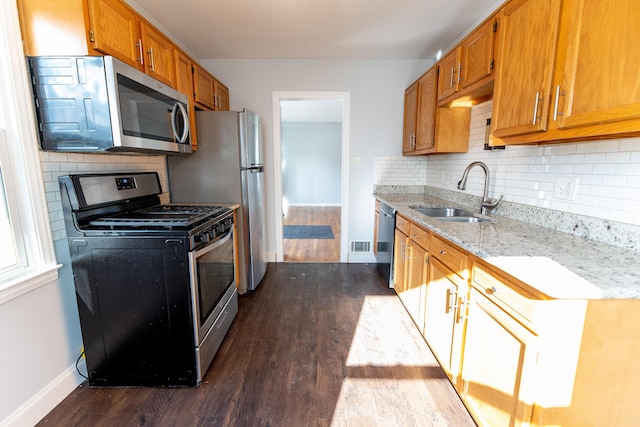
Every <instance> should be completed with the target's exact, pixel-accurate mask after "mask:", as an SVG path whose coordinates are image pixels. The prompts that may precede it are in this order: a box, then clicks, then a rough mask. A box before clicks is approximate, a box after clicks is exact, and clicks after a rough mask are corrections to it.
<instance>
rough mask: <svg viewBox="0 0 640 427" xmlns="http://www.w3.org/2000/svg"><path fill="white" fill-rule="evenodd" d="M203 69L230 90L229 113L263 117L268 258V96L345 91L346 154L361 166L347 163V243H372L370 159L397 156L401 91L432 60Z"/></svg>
mask: <svg viewBox="0 0 640 427" xmlns="http://www.w3.org/2000/svg"><path fill="white" fill-rule="evenodd" d="M202 65H203V66H204V67H205V68H206V69H207V70H208V71H209V72H211V73H212V74H213V75H215V76H216V77H217V78H218V79H219V80H221V81H222V82H223V83H224V84H226V85H227V86H228V87H229V88H230V92H231V94H230V97H231V108H232V109H240V108H243V107H246V108H250V109H252V110H254V111H256V112H257V113H258V114H260V116H261V117H262V119H263V124H264V126H263V139H264V142H265V147H264V148H265V160H266V174H267V175H266V177H267V195H266V198H267V207H266V208H267V245H268V249H267V250H268V252H269V253H270V255H273V254H274V253H275V250H276V242H275V218H274V212H275V204H274V203H275V201H274V181H273V177H274V175H273V170H272V167H271V166H270V165H273V164H274V159H273V124H272V118H273V111H272V92H273V91H333V92H336V91H346V92H349V93H350V102H351V112H350V115H351V134H350V139H351V141H350V147H349V153H350V156H351V159H353V157H354V156H360V165H359V166H354V165H353V161H351V164H350V169H349V195H350V200H349V207H348V209H349V224H348V230H349V236H348V240H372V239H373V213H374V200H373V198H372V197H371V194H372V190H373V177H374V157H375V156H377V155H400V153H401V148H400V141H401V139H402V120H403V105H404V90H405V88H406V87H407V86H409V85H410V84H411V83H412V82H413V81H414V80H416V79H417V78H418V77H419V76H420V75H421V74H422V73H423V72H424V71H425V70H426V69H427V68H428V67H429V66H431V61H428V60H422V61H414V60H389V61H378V60H233V59H205V60H203V61H202Z"/></svg>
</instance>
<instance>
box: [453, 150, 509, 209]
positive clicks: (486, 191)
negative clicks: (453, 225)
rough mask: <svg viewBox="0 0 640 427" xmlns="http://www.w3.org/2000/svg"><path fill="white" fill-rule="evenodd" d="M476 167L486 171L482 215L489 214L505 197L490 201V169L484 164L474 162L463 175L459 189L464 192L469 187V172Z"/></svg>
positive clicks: (481, 207) (459, 182)
mask: <svg viewBox="0 0 640 427" xmlns="http://www.w3.org/2000/svg"><path fill="white" fill-rule="evenodd" d="M474 166H480V167H481V168H482V169H483V170H484V193H483V194H482V205H481V206H480V213H482V214H483V215H486V214H487V210H488V209H493V208H495V207H496V206H498V204H499V203H500V202H501V201H502V199H503V197H504V196H500V198H499V199H497V200H496V199H490V198H489V179H490V174H489V168H488V167H487V165H485V164H484V163H482V162H473V163H470V164H469V166H467V167H466V169H465V170H464V172H463V173H462V178H461V179H460V181H458V189H459V190H464V189H465V188H466V187H467V177H468V176H469V171H470V170H471V169H472V168H473V167H474Z"/></svg>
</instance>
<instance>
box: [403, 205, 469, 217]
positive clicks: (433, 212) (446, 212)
mask: <svg viewBox="0 0 640 427" xmlns="http://www.w3.org/2000/svg"><path fill="white" fill-rule="evenodd" d="M409 207H410V208H411V209H413V210H415V211H417V212H420V213H421V214H423V215H426V216H431V217H437V218H443V217H447V218H451V217H466V218H474V216H473V214H472V213H471V212H469V211H467V210H464V209H458V208H427V207H425V206H409Z"/></svg>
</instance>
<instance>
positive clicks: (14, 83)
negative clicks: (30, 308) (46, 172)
mask: <svg viewBox="0 0 640 427" xmlns="http://www.w3.org/2000/svg"><path fill="white" fill-rule="evenodd" d="M0 26H2V27H3V28H4V31H2V33H1V34H0V53H1V55H0V79H2V80H1V81H0V89H2V97H3V99H2V108H0V128H5V129H6V139H7V146H8V147H9V155H10V159H9V160H10V162H11V170H12V171H11V174H12V177H11V178H12V179H11V180H7V181H6V182H12V183H13V185H12V186H11V187H7V188H6V191H7V192H15V194H16V196H17V197H16V199H17V205H18V206H17V209H18V211H19V212H20V220H21V233H22V237H21V238H22V239H23V240H24V242H25V252H26V258H27V260H26V263H27V264H28V267H27V268H26V269H25V270H23V271H26V272H27V273H26V274H27V277H22V281H23V282H24V283H25V286H26V288H25V289H27V290H26V291H25V292H28V290H31V289H33V286H34V281H33V279H34V277H37V276H39V275H41V274H43V277H44V278H46V280H47V281H55V278H53V279H52V280H49V279H51V277H52V276H51V275H50V273H51V272H52V271H56V274H57V262H56V256H55V251H54V249H53V239H52V235H51V224H50V222H49V215H48V211H47V208H48V206H47V200H46V196H45V191H44V183H43V179H42V170H41V165H40V156H39V152H38V137H37V135H36V126H35V115H34V111H33V106H32V103H31V99H32V96H31V87H30V82H29V77H28V75H29V74H28V71H27V66H26V61H25V57H24V52H23V50H22V37H21V33H20V27H19V20H18V10H17V5H16V3H15V2H13V3H12V2H5V1H3V2H2V3H1V4H0ZM5 277H6V276H5ZM5 280H8V281H5V283H2V284H0V287H2V288H5V287H8V286H10V287H11V288H12V291H11V293H13V292H15V291H16V289H15V288H16V286H22V285H21V284H20V283H19V281H18V280H15V278H14V279H11V278H9V279H5ZM36 282H38V283H40V280H36ZM36 286H40V285H36ZM22 293H24V292H22ZM3 296H4V295H3Z"/></svg>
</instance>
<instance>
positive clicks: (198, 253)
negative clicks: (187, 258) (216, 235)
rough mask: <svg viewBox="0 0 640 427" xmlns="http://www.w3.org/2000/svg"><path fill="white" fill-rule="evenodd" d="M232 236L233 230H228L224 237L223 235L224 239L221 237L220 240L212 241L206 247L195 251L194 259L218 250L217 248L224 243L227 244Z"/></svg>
mask: <svg viewBox="0 0 640 427" xmlns="http://www.w3.org/2000/svg"><path fill="white" fill-rule="evenodd" d="M232 235H233V230H229V232H228V233H227V234H226V235H224V237H222V238H220V239H216V240H213V241H212V242H210V243H209V244H208V245H207V246H205V247H203V248H202V249H198V250H197V251H195V253H194V255H195V257H196V258H199V257H201V256H202V255H204V254H206V253H208V252H211V251H212V250H214V249H215V248H218V247H220V246H222V245H224V244H225V243H227V242H228V241H229V239H231V236H232Z"/></svg>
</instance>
